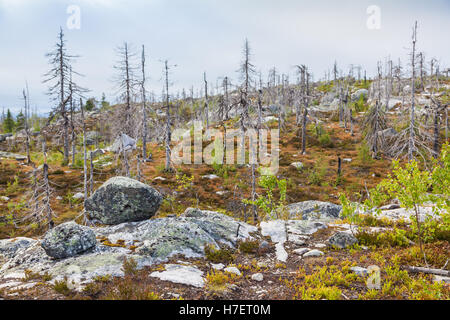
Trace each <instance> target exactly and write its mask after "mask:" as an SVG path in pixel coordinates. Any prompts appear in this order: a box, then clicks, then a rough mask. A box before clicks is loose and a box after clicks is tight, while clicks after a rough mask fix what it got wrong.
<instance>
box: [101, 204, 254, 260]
mask: <svg viewBox="0 0 450 320" xmlns="http://www.w3.org/2000/svg"><path fill="white" fill-rule="evenodd" d="M238 229H239V232H238ZM257 230H258V229H257V228H256V227H254V226H251V225H248V224H246V223H240V222H238V221H236V220H234V219H233V218H231V217H229V216H226V215H224V214H220V213H218V212H213V211H202V210H199V209H192V208H189V209H187V210H186V211H185V212H184V213H183V214H182V215H181V216H180V217H177V218H161V219H153V220H147V221H142V222H139V223H124V224H121V225H118V226H111V227H107V228H98V229H96V232H97V235H98V236H99V237H106V238H108V240H109V241H110V242H112V243H116V242H117V241H118V240H123V241H125V243H126V244H127V245H134V246H137V248H136V250H135V252H136V253H137V254H139V255H144V256H149V257H152V258H154V259H158V260H160V261H162V260H165V259H167V258H169V257H171V256H173V255H176V254H180V255H183V256H185V257H189V258H191V257H202V256H203V255H204V248H205V246H206V245H213V246H215V247H217V248H218V247H219V244H222V245H227V246H229V247H235V245H236V242H237V241H238V240H244V239H247V238H251V236H250V233H252V232H256V231H257Z"/></svg>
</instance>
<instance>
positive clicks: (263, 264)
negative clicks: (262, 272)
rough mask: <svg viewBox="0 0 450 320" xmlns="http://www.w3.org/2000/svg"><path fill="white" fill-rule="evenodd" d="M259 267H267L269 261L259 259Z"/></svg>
mask: <svg viewBox="0 0 450 320" xmlns="http://www.w3.org/2000/svg"><path fill="white" fill-rule="evenodd" d="M256 265H257V266H258V268H267V263H265V262H264V261H259V262H258V263H257V264H256Z"/></svg>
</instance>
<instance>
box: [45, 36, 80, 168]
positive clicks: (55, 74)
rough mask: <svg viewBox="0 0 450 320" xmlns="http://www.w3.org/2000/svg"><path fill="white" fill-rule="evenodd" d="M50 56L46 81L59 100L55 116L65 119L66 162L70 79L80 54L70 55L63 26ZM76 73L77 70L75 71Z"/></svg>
mask: <svg viewBox="0 0 450 320" xmlns="http://www.w3.org/2000/svg"><path fill="white" fill-rule="evenodd" d="M46 56H47V57H48V58H49V63H50V65H51V66H52V67H51V70H50V71H49V72H47V73H46V74H45V75H44V77H45V79H44V83H51V84H50V87H49V89H48V95H50V96H51V97H52V100H53V101H58V106H57V107H56V108H54V109H53V110H52V116H51V117H50V119H49V121H50V120H51V118H53V117H54V116H55V115H56V114H59V115H60V116H61V117H62V119H63V123H62V125H63V132H62V136H63V141H64V142H63V144H64V163H68V162H69V118H68V115H67V110H66V105H67V103H68V101H69V99H70V93H69V92H68V91H69V83H70V82H71V81H70V79H69V76H70V73H71V72H70V70H71V63H72V61H73V59H74V58H77V57H78V56H73V55H69V54H68V53H67V47H66V41H65V40H64V33H63V31H62V28H61V29H60V32H59V35H58V42H57V43H56V45H55V49H54V50H53V51H52V52H49V53H47V55H46ZM74 73H76V72H74Z"/></svg>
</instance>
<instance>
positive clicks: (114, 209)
mask: <svg viewBox="0 0 450 320" xmlns="http://www.w3.org/2000/svg"><path fill="white" fill-rule="evenodd" d="M162 199H163V198H162V196H161V194H160V193H159V192H158V191H156V190H155V189H154V188H152V187H150V186H149V185H146V184H144V183H141V182H139V181H137V180H133V179H130V178H126V177H114V178H111V179H109V180H108V181H107V182H105V183H104V184H103V185H102V186H101V187H100V188H98V189H97V190H96V191H95V192H94V194H93V195H92V196H91V197H89V198H88V199H87V201H86V205H85V208H86V212H87V213H88V216H89V217H90V218H91V219H95V220H99V221H100V222H101V223H103V224H107V225H115V224H120V223H124V222H134V221H141V220H145V219H149V218H151V217H153V216H154V215H155V213H156V211H157V210H158V209H159V206H160V204H161V202H162Z"/></svg>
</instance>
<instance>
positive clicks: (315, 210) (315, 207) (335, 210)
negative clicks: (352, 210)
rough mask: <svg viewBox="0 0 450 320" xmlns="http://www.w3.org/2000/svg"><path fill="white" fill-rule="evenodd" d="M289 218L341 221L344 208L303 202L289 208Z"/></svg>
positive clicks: (321, 203) (325, 203)
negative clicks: (340, 216)
mask: <svg viewBox="0 0 450 320" xmlns="http://www.w3.org/2000/svg"><path fill="white" fill-rule="evenodd" d="M287 210H288V212H289V217H290V218H291V219H294V218H297V219H302V220H335V219H339V215H340V213H341V211H342V206H340V205H337V204H334V203H330V202H323V201H315V200H311V201H303V202H298V203H293V204H290V205H288V206H287Z"/></svg>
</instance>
